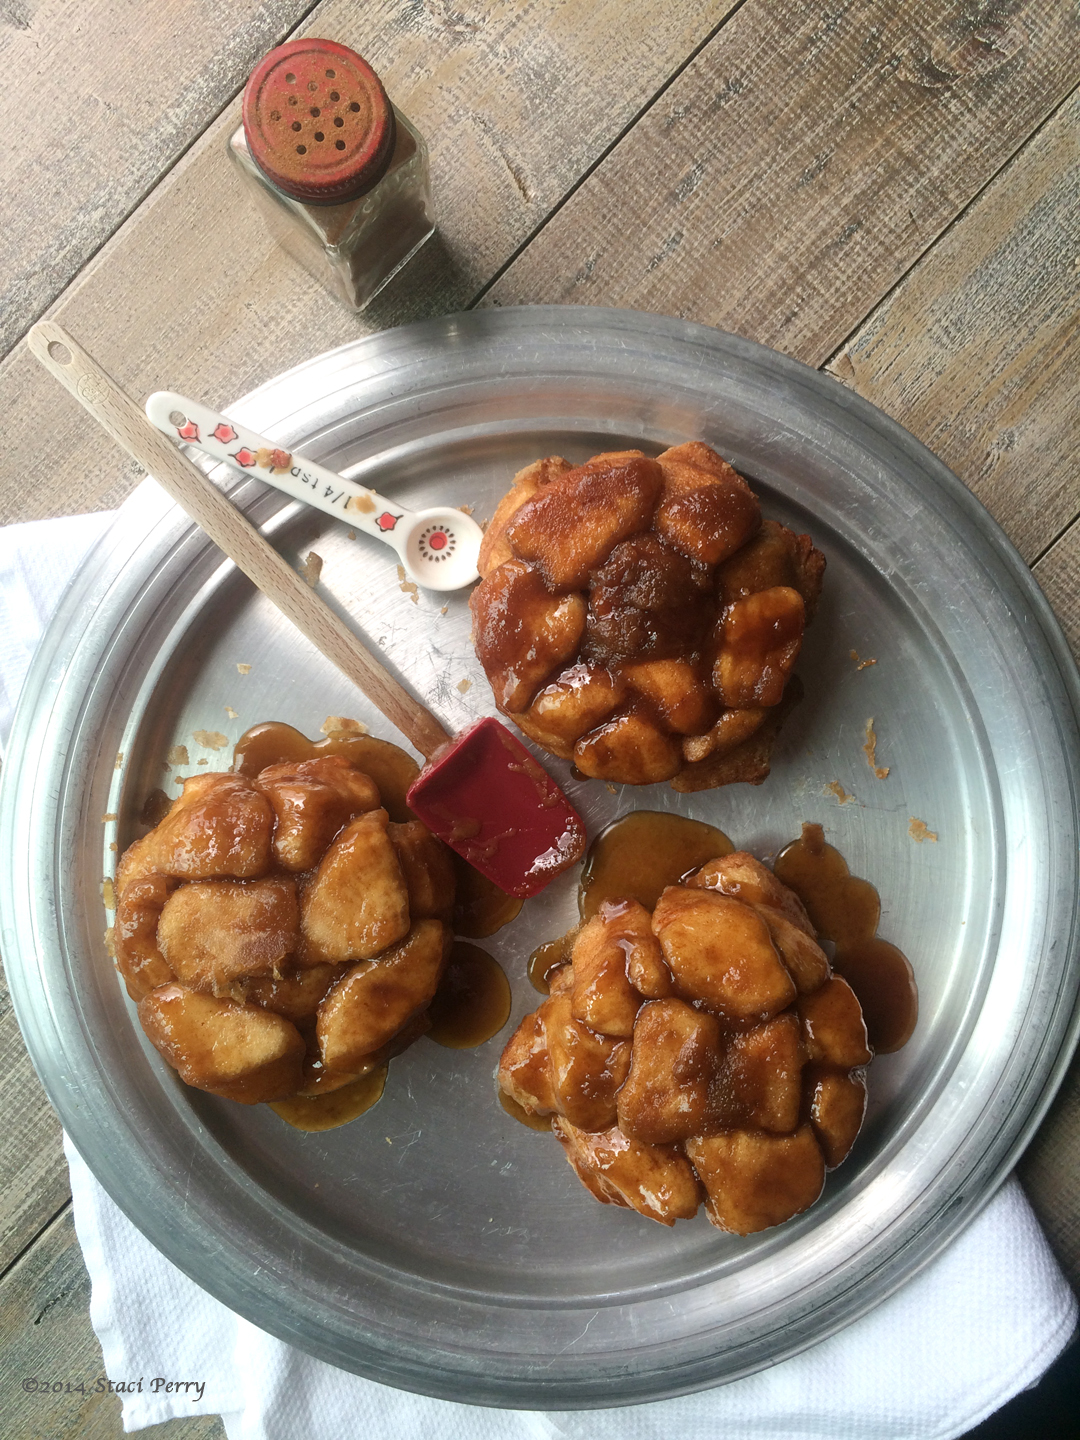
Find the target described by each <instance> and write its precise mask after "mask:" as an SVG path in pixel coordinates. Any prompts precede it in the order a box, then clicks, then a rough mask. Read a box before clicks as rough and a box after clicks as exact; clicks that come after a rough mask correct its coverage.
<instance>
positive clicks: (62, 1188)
mask: <svg viewBox="0 0 1080 1440" xmlns="http://www.w3.org/2000/svg"><path fill="white" fill-rule="evenodd" d="M0 1115H2V1116H3V1117H4V1124H3V1126H2V1127H0V1275H2V1274H3V1272H4V1271H5V1270H6V1269H7V1267H8V1266H9V1265H10V1264H11V1263H12V1261H13V1260H15V1258H16V1257H17V1256H18V1255H19V1253H20V1252H21V1251H22V1250H23V1249H25V1247H26V1246H27V1245H28V1244H30V1242H31V1241H32V1240H33V1238H34V1236H35V1235H37V1234H38V1232H39V1231H40V1230H42V1229H43V1228H44V1227H45V1226H46V1225H47V1224H48V1223H49V1221H50V1220H51V1219H52V1217H53V1216H54V1215H55V1214H56V1213H57V1211H58V1210H59V1209H60V1207H61V1206H62V1205H63V1204H64V1203H65V1201H66V1200H67V1198H68V1194H69V1191H68V1176H67V1164H66V1162H65V1160H64V1152H63V1150H62V1148H61V1143H60V1121H59V1120H58V1119H57V1118H56V1114H55V1112H54V1111H53V1108H52V1106H51V1105H50V1104H49V1102H48V1100H47V1099H46V1098H45V1092H44V1090H43V1089H42V1088H41V1082H40V1081H39V1080H38V1078H37V1076H36V1075H35V1073H34V1067H33V1066H32V1065H31V1063H30V1057H29V1056H28V1055H27V1053H26V1047H25V1045H24V1044H23V1042H22V1036H21V1035H20V1034H19V1027H18V1025H17V1023H16V1021H15V1012H14V1010H13V1009H12V1006H11V1000H10V998H9V996H8V992H7V987H6V986H5V985H4V984H3V983H2V981H0Z"/></svg>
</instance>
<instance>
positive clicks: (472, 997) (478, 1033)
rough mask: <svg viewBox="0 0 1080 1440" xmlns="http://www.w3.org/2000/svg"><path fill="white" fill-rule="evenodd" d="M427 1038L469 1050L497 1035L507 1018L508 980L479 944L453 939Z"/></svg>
mask: <svg viewBox="0 0 1080 1440" xmlns="http://www.w3.org/2000/svg"><path fill="white" fill-rule="evenodd" d="M428 1017H429V1019H430V1020H431V1029H430V1030H429V1031H428V1038H429V1039H431V1040H434V1041H435V1043H436V1044H437V1045H445V1046H446V1047H447V1048H448V1049H450V1050H472V1049H473V1048H475V1046H477V1045H483V1043H484V1041H485V1040H490V1039H491V1037H492V1036H493V1035H497V1034H498V1033H499V1031H500V1030H501V1029H502V1028H503V1026H504V1025H505V1024H506V1022H507V1020H509V1018H510V982H509V980H507V978H506V976H505V974H504V973H503V968H502V966H501V965H500V964H499V962H498V961H497V960H495V959H493V958H492V956H490V955H489V954H488V953H487V951H486V950H481V949H480V947H479V946H478V945H469V944H467V943H466V942H465V941H464V940H455V941H454V946H453V949H452V950H451V951H450V963H449V964H448V965H447V967H446V970H445V972H444V974H443V977H442V979H441V980H440V981H439V988H438V991H437V992H436V995H435V999H434V1000H433V1001H432V1002H431V1005H430V1007H429V1009H428Z"/></svg>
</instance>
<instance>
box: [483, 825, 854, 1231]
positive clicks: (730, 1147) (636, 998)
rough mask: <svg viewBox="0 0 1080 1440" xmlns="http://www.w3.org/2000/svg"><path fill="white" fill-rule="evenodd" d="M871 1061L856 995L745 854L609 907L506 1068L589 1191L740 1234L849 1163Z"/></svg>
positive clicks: (591, 926) (560, 973)
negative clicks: (645, 900)
mask: <svg viewBox="0 0 1080 1440" xmlns="http://www.w3.org/2000/svg"><path fill="white" fill-rule="evenodd" d="M871 1058H872V1051H871V1049H870V1046H869V1044H868V1043H867V1034H866V1026H865V1024H864V1023H863V1016H862V1011H861V1009H860V1007H859V1002H858V1000H857V999H856V998H855V994H854V992H853V991H852V989H851V987H850V986H849V985H848V984H847V982H846V981H845V980H844V979H842V978H841V977H840V976H839V975H834V974H832V972H831V969H830V966H829V961H828V959H827V958H826V956H825V953H824V951H823V950H822V949H821V947H820V946H819V945H818V943H817V940H816V937H815V934H814V929H813V926H812V925H811V924H810V921H809V919H808V918H807V915H806V911H805V910H804V909H803V907H802V904H801V903H800V901H799V900H798V898H797V897H796V896H795V894H794V893H793V892H792V891H791V890H789V889H787V887H786V886H784V885H782V884H781V883H780V881H779V880H777V878H776V876H775V875H774V874H773V873H772V871H770V870H768V869H766V867H765V866H764V865H762V864H761V863H760V861H758V860H756V859H755V858H754V857H753V856H752V855H749V854H747V853H745V852H743V851H736V852H735V853H734V854H731V855H726V856H724V857H723V858H722V859H719V860H713V861H710V862H709V864H708V865H706V866H704V867H703V868H702V869H700V870H699V871H697V872H696V873H695V874H694V875H692V876H690V877H689V878H688V879H686V880H684V881H683V883H682V884H680V885H671V886H669V887H668V888H667V889H666V890H665V891H664V892H663V894H662V895H661V896H660V898H659V900H658V901H657V903H656V905H655V907H654V909H653V910H652V912H651V914H650V912H649V911H648V910H647V909H646V908H645V906H644V905H642V904H641V903H640V902H639V901H637V900H608V901H604V902H603V903H602V904H601V906H600V908H599V911H598V912H597V913H596V915H594V916H593V918H592V919H591V920H589V921H588V923H587V924H586V925H585V926H584V927H583V928H582V929H581V930H580V931H579V932H578V934H577V938H576V939H575V941H574V946H573V950H572V952H571V958H570V962H569V963H568V964H566V965H563V966H562V967H561V968H560V969H558V970H556V971H555V972H554V974H553V975H552V976H551V984H550V991H549V994H548V997H547V999H546V1000H545V1001H544V1002H543V1004H542V1005H540V1006H539V1008H538V1009H537V1010H535V1011H533V1012H532V1013H531V1014H529V1015H526V1016H525V1018H524V1019H523V1020H522V1022H521V1024H520V1025H519V1026H518V1028H517V1030H516V1031H515V1032H514V1034H513V1035H512V1036H511V1038H510V1041H509V1043H508V1044H507V1046H506V1048H505V1050H504V1051H503V1055H502V1059H501V1061H500V1062H499V1083H500V1086H501V1087H502V1090H503V1091H504V1093H505V1094H506V1095H507V1096H509V1097H510V1099H512V1100H513V1101H514V1102H515V1103H516V1104H517V1105H518V1106H520V1107H521V1108H522V1109H523V1110H525V1111H526V1112H528V1114H530V1115H536V1116H550V1117H551V1128H552V1131H553V1132H554V1134H555V1136H556V1138H557V1139H558V1140H559V1141H560V1143H561V1144H562V1146H563V1149H564V1151H565V1152H566V1157H567V1159H568V1160H569V1162H570V1164H571V1166H572V1167H573V1169H574V1170H575V1172H576V1173H577V1175H578V1177H579V1179H580V1180H581V1182H582V1184H583V1185H584V1186H585V1188H586V1189H587V1190H588V1191H589V1192H590V1193H591V1194H592V1195H594V1196H595V1197H596V1199H598V1200H600V1201H602V1202H603V1203H605V1204H614V1205H622V1206H626V1207H629V1208H630V1209H633V1210H637V1211H639V1212H640V1213H641V1214H642V1215H646V1216H648V1217H649V1218H650V1219H652V1220H658V1221H660V1222H661V1223H662V1224H665V1225H673V1224H674V1223H675V1221H676V1220H680V1219H690V1218H692V1217H693V1216H694V1215H695V1214H696V1213H697V1211H698V1207H699V1206H700V1205H701V1204H702V1203H704V1205H705V1209H706V1213H707V1214H708V1217H709V1219H710V1220H711V1221H712V1223H713V1224H714V1225H716V1226H718V1227H719V1228H720V1229H722V1230H728V1231H732V1232H734V1233H735V1234H738V1235H748V1234H750V1233H752V1232H754V1231H757V1230H764V1229H766V1228H767V1227H769V1226H771V1225H778V1224H780V1223H781V1222H782V1221H784V1220H789V1219H790V1218H791V1217H792V1216H793V1215H797V1214H799V1213H800V1212H801V1211H803V1210H805V1209H806V1208H807V1207H808V1206H810V1205H812V1204H813V1203H814V1201H815V1200H816V1199H817V1197H818V1195H819V1194H820V1193H821V1188H822V1186H823V1184H824V1182H825V1172H826V1171H827V1170H830V1169H832V1168H834V1167H835V1166H837V1165H839V1164H840V1162H841V1161H842V1160H843V1159H844V1158H845V1157H846V1156H847V1154H848V1152H849V1150H850V1149H851V1147H852V1145H853V1144H854V1142H855V1138H856V1136H857V1135H858V1132H859V1128H860V1126H861V1125H862V1119H863V1113H864V1110H865V1107H866V1081H865V1076H864V1068H865V1066H866V1065H868V1064H869V1062H870V1060H871Z"/></svg>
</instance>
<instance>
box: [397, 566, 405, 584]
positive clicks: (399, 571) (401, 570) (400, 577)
mask: <svg viewBox="0 0 1080 1440" xmlns="http://www.w3.org/2000/svg"><path fill="white" fill-rule="evenodd" d="M397 578H398V581H399V583H400V581H402V580H404V579H405V566H404V565H399V566H398V567H397Z"/></svg>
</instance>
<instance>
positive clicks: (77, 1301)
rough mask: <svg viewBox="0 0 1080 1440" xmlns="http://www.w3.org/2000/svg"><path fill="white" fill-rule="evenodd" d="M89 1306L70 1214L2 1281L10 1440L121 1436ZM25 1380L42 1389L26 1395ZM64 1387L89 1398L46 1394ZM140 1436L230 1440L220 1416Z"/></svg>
mask: <svg viewBox="0 0 1080 1440" xmlns="http://www.w3.org/2000/svg"><path fill="white" fill-rule="evenodd" d="M89 1304H90V1277H89V1276H88V1275H87V1273H86V1266H85V1265H84V1264H83V1258H82V1253H81V1252H80V1250H79V1243H78V1241H77V1240H76V1238H75V1226H74V1224H73V1223H72V1219H71V1210H70V1208H65V1209H64V1210H63V1212H62V1213H61V1214H60V1215H59V1216H57V1218H56V1220H55V1221H54V1222H53V1223H52V1225H50V1226H49V1228H48V1230H47V1231H46V1232H45V1234H44V1235H42V1237H41V1238H40V1240H39V1241H38V1243H37V1244H36V1245H35V1246H34V1247H33V1249H32V1250H30V1251H29V1252H28V1254H26V1255H25V1256H24V1257H23V1258H22V1259H21V1260H20V1261H19V1262H18V1264H17V1265H15V1266H14V1267H13V1268H12V1269H11V1270H10V1271H9V1272H8V1274H7V1275H5V1277H4V1279H3V1280H2V1281H0V1375H2V1376H3V1377H4V1394H3V1409H2V1412H0V1413H2V1415H3V1419H2V1421H0V1427H2V1430H3V1434H4V1435H6V1436H10V1437H11V1440H114V1437H115V1436H117V1435H119V1434H120V1433H121V1425H120V1400H119V1397H118V1396H116V1395H110V1394H109V1393H108V1392H107V1391H106V1392H105V1393H99V1392H98V1390H97V1388H96V1386H97V1382H98V1380H99V1379H101V1378H102V1377H103V1376H104V1374H105V1371H104V1367H103V1365H102V1363H101V1349H100V1347H99V1345H98V1343H97V1336H96V1335H95V1334H94V1332H93V1330H92V1329H91V1327H90V1316H89V1313H88V1311H89ZM24 1380H28V1381H30V1382H32V1383H33V1382H37V1386H38V1388H36V1389H35V1390H33V1391H27V1390H24V1389H23V1381H24ZM58 1382H59V1383H61V1384H62V1385H64V1386H66V1385H67V1384H68V1383H70V1384H71V1385H72V1386H77V1385H79V1384H80V1383H81V1384H82V1385H83V1387H84V1392H85V1393H83V1394H80V1393H79V1392H78V1390H72V1391H68V1390H67V1389H66V1388H65V1389H62V1390H61V1391H60V1392H59V1393H57V1394H53V1393H52V1390H51V1389H50V1390H49V1392H48V1393H45V1391H44V1389H43V1387H44V1386H45V1385H46V1384H48V1385H49V1386H52V1385H55V1384H56V1383H58ZM139 1434H140V1435H142V1436H144V1437H146V1440H153V1437H157V1440H225V1429H224V1427H223V1425H222V1424H221V1421H220V1420H219V1419H217V1417H215V1416H204V1417H201V1418H199V1419H193V1420H171V1421H169V1422H168V1423H167V1424H164V1425H154V1426H151V1427H150V1428H148V1429H146V1430H140V1431H139Z"/></svg>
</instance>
